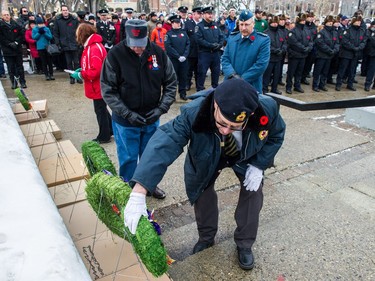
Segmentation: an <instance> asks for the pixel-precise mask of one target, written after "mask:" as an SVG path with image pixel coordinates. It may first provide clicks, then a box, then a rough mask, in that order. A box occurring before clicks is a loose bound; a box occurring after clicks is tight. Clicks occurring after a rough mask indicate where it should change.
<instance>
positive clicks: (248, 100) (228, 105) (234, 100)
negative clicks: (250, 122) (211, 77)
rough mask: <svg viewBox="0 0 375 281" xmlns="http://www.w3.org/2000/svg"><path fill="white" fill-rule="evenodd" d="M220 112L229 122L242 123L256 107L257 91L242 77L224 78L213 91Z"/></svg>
mask: <svg viewBox="0 0 375 281" xmlns="http://www.w3.org/2000/svg"><path fill="white" fill-rule="evenodd" d="M214 100H215V102H216V103H217V105H218V106H219V108H220V112H221V114H222V115H223V116H224V117H225V119H227V120H228V121H230V122H234V123H242V122H244V121H246V120H247V119H248V118H249V116H250V115H251V114H252V113H253V112H254V111H255V110H256V109H257V108H258V106H259V103H258V92H257V90H256V89H255V88H254V87H253V86H251V85H250V84H249V83H248V82H246V81H245V80H243V79H236V78H232V79H229V80H224V82H223V83H221V84H220V85H219V86H217V88H216V89H215V92H214Z"/></svg>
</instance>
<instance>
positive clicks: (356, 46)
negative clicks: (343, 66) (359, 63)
mask: <svg viewBox="0 0 375 281" xmlns="http://www.w3.org/2000/svg"><path fill="white" fill-rule="evenodd" d="M366 33H367V31H366V30H364V29H363V28H362V27H360V26H353V25H352V26H350V27H349V29H348V30H345V31H344V32H343V34H342V39H341V48H340V53H339V57H340V58H346V59H353V58H361V57H362V51H363V49H364V48H365V47H366V41H367V34H366Z"/></svg>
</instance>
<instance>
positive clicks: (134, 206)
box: [124, 192, 148, 234]
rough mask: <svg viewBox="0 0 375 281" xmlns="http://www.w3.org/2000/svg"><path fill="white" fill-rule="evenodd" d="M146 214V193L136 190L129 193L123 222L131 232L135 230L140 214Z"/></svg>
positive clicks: (133, 232)
mask: <svg viewBox="0 0 375 281" xmlns="http://www.w3.org/2000/svg"><path fill="white" fill-rule="evenodd" d="M142 215H143V216H146V217H147V216H148V215H147V207H146V195H145V194H142V193H138V192H132V193H130V197H129V201H128V204H126V207H125V210H124V223H125V226H127V227H129V230H130V232H131V233H132V234H135V231H136V230H137V226H138V222H139V220H140V218H141V216H142Z"/></svg>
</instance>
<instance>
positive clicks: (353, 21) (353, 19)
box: [351, 16, 362, 24]
mask: <svg viewBox="0 0 375 281" xmlns="http://www.w3.org/2000/svg"><path fill="white" fill-rule="evenodd" d="M356 21H362V17H361V16H358V17H353V18H352V21H351V24H353V23H355V22H356Z"/></svg>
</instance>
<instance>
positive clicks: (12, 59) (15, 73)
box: [4, 54, 26, 83]
mask: <svg viewBox="0 0 375 281" xmlns="http://www.w3.org/2000/svg"><path fill="white" fill-rule="evenodd" d="M4 59H5V62H6V64H7V67H8V74H9V78H10V81H11V82H12V83H15V79H14V78H15V77H17V79H19V82H20V83H26V80H25V71H24V69H23V60H22V54H19V55H17V56H4Z"/></svg>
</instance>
